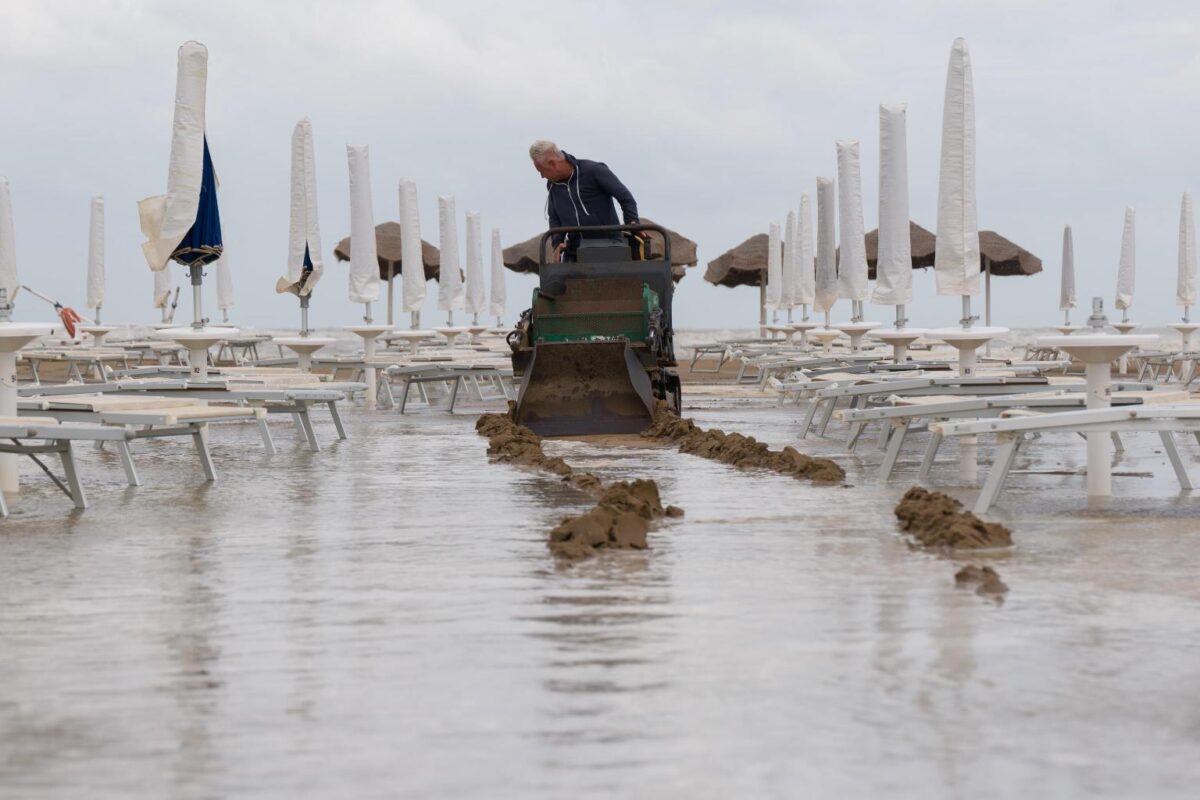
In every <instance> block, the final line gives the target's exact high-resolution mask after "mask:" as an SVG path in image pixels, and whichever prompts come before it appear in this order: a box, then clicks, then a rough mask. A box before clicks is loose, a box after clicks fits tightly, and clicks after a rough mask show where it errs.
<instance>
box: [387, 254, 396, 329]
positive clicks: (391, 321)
mask: <svg viewBox="0 0 1200 800" xmlns="http://www.w3.org/2000/svg"><path fill="white" fill-rule="evenodd" d="M395 280H396V268H395V267H394V266H393V265H392V264H391V262H388V325H395V324H396V322H395V319H396V318H395V316H393V313H392V309H393V308H394V307H395V302H394V300H393V298H392V282H393V281H395Z"/></svg>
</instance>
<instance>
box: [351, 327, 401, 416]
mask: <svg viewBox="0 0 1200 800" xmlns="http://www.w3.org/2000/svg"><path fill="white" fill-rule="evenodd" d="M391 329H392V326H391V325H350V326H348V327H346V328H344V329H343V330H347V331H350V333H353V334H354V335H355V336H360V337H362V340H363V361H364V362H366V367H365V368H364V369H363V374H364V376H365V377H366V380H367V396H366V403H367V408H374V407H375V395H376V394H377V388H376V386H377V384H376V382H375V367H373V366H371V359H373V358H375V345H376V341H375V340H376V339H378V338H379V337H380V336H382V335H383V334H385V333H387V332H388V331H390V330H391Z"/></svg>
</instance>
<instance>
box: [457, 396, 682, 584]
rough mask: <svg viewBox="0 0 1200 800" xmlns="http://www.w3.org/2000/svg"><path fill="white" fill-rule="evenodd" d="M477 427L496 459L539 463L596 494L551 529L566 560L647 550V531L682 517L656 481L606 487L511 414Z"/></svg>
mask: <svg viewBox="0 0 1200 800" xmlns="http://www.w3.org/2000/svg"><path fill="white" fill-rule="evenodd" d="M475 430H476V431H478V432H479V434H480V435H482V436H486V437H487V439H488V455H490V456H492V457H494V458H495V460H496V461H499V462H502V463H505V464H516V465H518V466H528V467H535V468H537V469H542V470H545V471H547V472H550V473H553V474H555V475H558V476H560V477H561V478H562V479H563V481H564V482H566V483H568V484H570V485H571V486H573V487H575V488H576V489H580V490H581V491H585V492H589V493H591V494H593V495H596V496H597V498H598V500H597V502H596V505H595V506H594V507H593V508H591V509H590V510H588V511H587V512H585V513H583V514H579V515H577V516H574V517H568V518H567V519H564V520H563V521H562V522H560V523H559V524H558V525H556V526H555V527H554V529H553V530H551V531H550V538H549V542H548V543H547V544H548V545H549V547H550V552H551V553H553V554H554V555H556V556H559V557H561V558H563V559H565V560H569V561H578V560H580V559H584V558H590V557H592V556H593V555H595V554H596V552H597V551H598V550H646V549H648V544H647V541H646V534H647V532H649V530H650V528H651V526H652V525H653V524H654V523H656V522H657V521H658V520H660V519H662V518H663V517H682V516H683V509H682V508H679V507H678V506H667V507H665V508H664V507H663V504H662V499H661V498H660V497H659V493H658V484H657V483H655V482H654V481H652V480H634V481H617V482H615V483H610V484H607V485H605V484H604V482H603V481H601V480H600V479H599V478H598V477H596V476H595V475H593V474H591V473H590V472H577V471H576V470H575V469H573V468H572V467H571V465H570V464H568V463H567V462H565V461H563V460H562V459H561V458H555V457H551V456H548V455H546V453H545V451H544V450H542V437H540V436H538V435H537V434H536V433H534V432H533V431H531V430H530V429H529V428H526V427H525V426H523V425H518V424H517V423H516V421H515V420H514V419H513V417H512V406H511V404H510V406H509V411H508V413H505V414H484V415H482V416H481V417H479V419H478V420H476V422H475Z"/></svg>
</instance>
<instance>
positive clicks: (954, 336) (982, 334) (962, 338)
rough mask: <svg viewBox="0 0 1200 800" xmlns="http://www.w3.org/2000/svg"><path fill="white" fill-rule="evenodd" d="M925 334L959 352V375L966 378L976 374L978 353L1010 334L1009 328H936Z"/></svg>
mask: <svg viewBox="0 0 1200 800" xmlns="http://www.w3.org/2000/svg"><path fill="white" fill-rule="evenodd" d="M925 333H926V335H927V336H929V338H930V339H938V340H940V341H943V342H945V343H946V344H948V345H950V346H951V347H953V348H954V349H955V350H957V351H958V374H959V376H961V377H964V378H966V377H970V376H971V375H974V374H975V364H976V362H977V361H978V354H977V353H976V351H977V350H979V348H981V347H983V346H984V345H985V344H987V343H988V342H990V341H991V340H992V339H995V338H996V337H997V336H1002V335H1004V334H1006V333H1008V328H998V327H995V326H980V327H972V328H934V329H933V330H930V331H926V332H925Z"/></svg>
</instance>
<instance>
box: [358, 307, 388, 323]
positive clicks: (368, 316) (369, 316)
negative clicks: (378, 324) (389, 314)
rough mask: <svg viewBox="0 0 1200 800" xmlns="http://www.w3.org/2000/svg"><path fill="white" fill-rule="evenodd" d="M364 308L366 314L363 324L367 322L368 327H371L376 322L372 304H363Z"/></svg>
mask: <svg viewBox="0 0 1200 800" xmlns="http://www.w3.org/2000/svg"><path fill="white" fill-rule="evenodd" d="M363 308H364V309H366V312H365V313H364V314H363V322H365V323H367V324H368V325H370V324H371V323H372V322H374V321H375V318H374V316H372V314H371V304H370V303H363ZM389 324H390V323H389Z"/></svg>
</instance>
